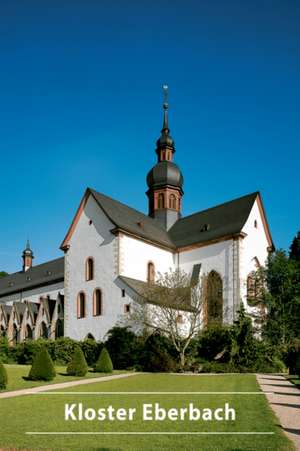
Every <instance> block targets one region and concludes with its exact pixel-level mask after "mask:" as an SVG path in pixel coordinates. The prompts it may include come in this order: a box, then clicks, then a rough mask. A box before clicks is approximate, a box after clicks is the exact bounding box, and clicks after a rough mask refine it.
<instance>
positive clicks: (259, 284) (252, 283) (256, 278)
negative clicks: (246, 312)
mask: <svg viewBox="0 0 300 451" xmlns="http://www.w3.org/2000/svg"><path fill="white" fill-rule="evenodd" d="M263 289H264V283H263V279H262V276H261V273H260V272H259V270H257V271H252V272H250V274H248V277H247V301H248V303H249V304H250V305H251V303H252V304H253V303H254V304H256V303H257V302H259V301H260V300H261V298H262V294H263Z"/></svg>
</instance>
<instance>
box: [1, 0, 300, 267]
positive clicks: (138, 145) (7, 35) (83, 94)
mask: <svg viewBox="0 0 300 451" xmlns="http://www.w3.org/2000/svg"><path fill="white" fill-rule="evenodd" d="M299 23H300V3H299V2H297V1H288V0H286V1H276V0H275V1H263V0H260V1H255V0H251V1H246V0H245V1H243V2H241V1H230V0H229V1H224V0H219V1H213V0H210V1H199V0H195V1H192V0H186V1H184V2H183V1H182V0H181V1H178V0H172V2H168V1H165V0H160V1H159V2H158V1H156V0H152V1H151V2H150V1H136V2H135V1H128V0H127V1H119V0H118V1H113V2H112V1H106V0H101V1H96V0H94V1H91V0H85V1H82V0H81V1H76V0H75V1H72V2H71V1H64V0H60V1H56V0H51V1H48V0H45V1H42V2H41V1H32V0H28V1H26V2H24V1H15V0H0V54H1V60H0V61H1V62H0V154H1V177H0V192H1V200H2V205H1V212H2V214H1V221H0V270H1V269H3V270H7V271H9V272H12V271H16V270H19V269H20V266H21V260H20V256H21V251H22V250H23V248H24V245H25V242H26V239H27V237H29V238H30V240H31V243H32V248H33V250H34V252H35V255H36V259H35V263H36V264H37V263H40V262H43V261H45V260H47V259H51V258H55V257H57V256H60V255H61V252H60V250H59V245H60V243H61V241H62V239H63V238H64V235H65V233H66V231H67V229H68V226H69V224H70V221H71V220H72V217H73V215H74V212H75V211H76V208H77V206H78V203H79V201H80V199H81V196H82V194H83V192H84V190H85V188H86V187H87V186H90V187H92V188H94V189H96V190H98V191H101V192H103V193H106V194H108V195H110V196H112V197H114V198H116V199H118V200H120V201H122V202H125V203H127V204H128V205H130V206H132V207H135V208H137V209H139V210H142V211H144V212H146V211H147V199H146V196H145V191H146V183H145V177H146V174H147V172H148V170H149V169H150V168H151V167H152V165H153V164H154V163H155V153H154V148H155V140H156V139H157V138H158V136H159V133H160V129H161V125H162V111H161V103H162V94H161V85H162V84H163V83H168V85H169V87H170V128H171V133H172V136H173V137H174V139H175V142H176V154H175V158H176V162H177V163H178V164H179V166H180V168H181V170H182V172H183V174H184V177H185V185H184V190H185V196H184V203H183V213H184V214H185V215H186V214H190V213H193V212H195V211H198V210H201V209H204V208H208V207H210V206H213V205H216V204H218V203H221V202H224V201H226V200H230V199H232V198H235V197H238V196H241V195H243V194H246V193H249V192H252V191H256V190H260V191H261V193H262V196H263V200H264V204H265V208H266V211H267V215H268V219H269V223H270V227H271V231H272V234H273V238H274V241H275V244H276V246H277V247H283V248H287V247H288V246H289V244H290V242H291V240H292V238H293V236H294V235H295V234H296V232H297V230H298V229H299V228H300V221H299V211H300V206H299V199H300V187H299V186H300V184H299V163H300V156H299V155H300V152H299V143H300V127H299V119H300V118H299V110H300V106H299V105H300V88H299V73H300V29H299Z"/></svg>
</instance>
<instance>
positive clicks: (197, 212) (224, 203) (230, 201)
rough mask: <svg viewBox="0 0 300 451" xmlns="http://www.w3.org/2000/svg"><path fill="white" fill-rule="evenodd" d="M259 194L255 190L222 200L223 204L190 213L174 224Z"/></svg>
mask: <svg viewBox="0 0 300 451" xmlns="http://www.w3.org/2000/svg"><path fill="white" fill-rule="evenodd" d="M259 194H260V192H259V191H253V192H252V193H249V194H245V195H244V196H240V197H236V198H235V199H232V200H228V201H226V202H222V203H221V204H217V205H215V206H214V207H209V208H205V209H204V210H199V211H196V212H195V213H192V214H190V215H188V216H183V217H182V218H180V219H179V220H178V221H176V222H175V224H174V226H175V225H176V223H177V222H179V221H182V220H183V219H187V218H191V217H192V216H196V215H198V214H200V213H204V212H206V211H209V210H214V209H215V208H219V207H222V206H223V205H226V204H230V203H232V202H236V201H237V200H240V199H244V198H245V197H251V196H254V195H256V196H257V195H259ZM174 226H173V227H174ZM173 227H172V228H173Z"/></svg>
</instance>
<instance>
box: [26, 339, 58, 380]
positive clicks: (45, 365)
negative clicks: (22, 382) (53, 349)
mask: <svg viewBox="0 0 300 451" xmlns="http://www.w3.org/2000/svg"><path fill="white" fill-rule="evenodd" d="M55 375H56V373H55V369H54V366H53V362H52V359H51V357H50V355H49V353H48V351H47V348H45V347H43V348H42V349H41V350H40V351H39V352H38V353H37V354H36V355H35V357H34V359H33V363H32V367H31V370H30V372H29V375H28V378H29V379H31V380H34V381H51V380H52V379H54V377H55Z"/></svg>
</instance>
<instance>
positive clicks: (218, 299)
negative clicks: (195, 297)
mask: <svg viewBox="0 0 300 451" xmlns="http://www.w3.org/2000/svg"><path fill="white" fill-rule="evenodd" d="M206 307H207V323H208V324H210V323H220V324H222V321H223V282H222V278H221V276H220V274H218V273H217V272H216V271H211V272H210V273H209V275H208V277H207V287H206Z"/></svg>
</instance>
